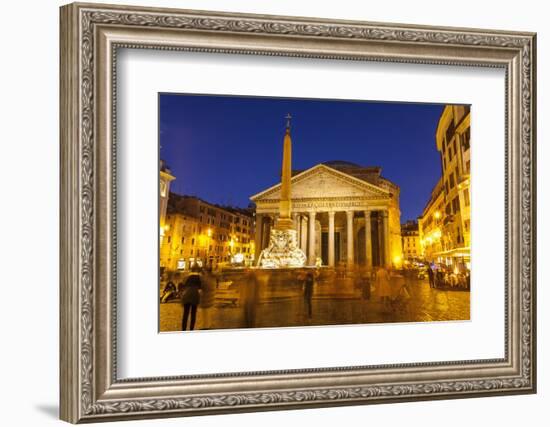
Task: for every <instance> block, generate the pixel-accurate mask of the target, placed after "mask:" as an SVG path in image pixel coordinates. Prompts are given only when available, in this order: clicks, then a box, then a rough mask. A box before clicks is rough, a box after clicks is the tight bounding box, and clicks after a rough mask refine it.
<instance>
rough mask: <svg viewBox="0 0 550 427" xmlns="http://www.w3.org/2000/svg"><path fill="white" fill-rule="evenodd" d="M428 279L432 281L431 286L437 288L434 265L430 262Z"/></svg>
mask: <svg viewBox="0 0 550 427" xmlns="http://www.w3.org/2000/svg"><path fill="white" fill-rule="evenodd" d="M428 280H429V281H430V288H435V277H434V271H433V270H432V267H431V265H429V264H428Z"/></svg>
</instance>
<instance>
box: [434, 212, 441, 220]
mask: <svg viewBox="0 0 550 427" xmlns="http://www.w3.org/2000/svg"><path fill="white" fill-rule="evenodd" d="M434 217H435V219H439V218H441V212H439V211H436V212H435V214H434Z"/></svg>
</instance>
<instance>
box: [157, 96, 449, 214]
mask: <svg viewBox="0 0 550 427" xmlns="http://www.w3.org/2000/svg"><path fill="white" fill-rule="evenodd" d="M159 107H160V110H159V114H160V116H159V121H160V146H161V150H160V158H161V159H163V160H165V161H166V163H167V165H168V167H169V168H170V169H171V171H172V173H173V175H174V176H175V177H176V180H175V181H173V182H172V187H171V190H172V191H174V192H176V193H179V194H190V195H195V196H198V197H200V198H202V199H204V200H206V201H208V202H210V203H218V204H224V205H232V206H241V207H246V206H248V204H249V203H250V200H249V197H250V196H252V195H253V194H256V193H258V192H260V191H262V190H265V189H266V188H268V187H270V186H272V185H273V184H276V183H277V182H279V176H280V169H281V161H282V147H283V136H284V129H285V116H286V114H287V113H290V114H291V115H292V168H293V169H306V168H309V167H311V166H314V165H316V164H318V163H322V162H326V161H329V160H344V161H350V162H353V163H356V164H359V165H361V166H381V167H382V176H383V177H384V178H387V179H389V180H391V181H393V182H394V183H396V184H397V185H399V186H400V187H401V221H402V222H405V221H406V220H408V219H415V218H416V217H418V216H419V215H420V214H421V213H422V209H423V208H424V206H425V204H426V202H427V201H428V199H429V196H430V192H431V190H432V188H433V186H434V185H435V183H436V182H437V180H438V179H439V177H440V176H441V162H440V157H439V154H438V151H437V149H436V147H435V130H436V126H437V122H438V120H439V116H440V115H441V112H442V111H443V108H444V105H441V104H412V103H383V102H364V101H359V102H357V101H327V100H309V99H308V100H304V99H289V98H260V97H236V96H235V97H234V96H231V97H225V96H197V95H181V94H160V95H159Z"/></svg>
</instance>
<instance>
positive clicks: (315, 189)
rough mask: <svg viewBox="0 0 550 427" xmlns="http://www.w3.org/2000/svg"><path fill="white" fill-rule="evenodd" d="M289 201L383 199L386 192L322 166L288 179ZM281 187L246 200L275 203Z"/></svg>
mask: <svg viewBox="0 0 550 427" xmlns="http://www.w3.org/2000/svg"><path fill="white" fill-rule="evenodd" d="M291 195H292V196H291V197H292V199H312V198H319V197H331V198H333V197H376V198H380V197H387V196H389V192H388V190H386V189H384V188H381V187H378V186H376V185H374V184H371V183H369V182H366V181H363V180H361V179H359V178H355V177H353V176H351V175H348V174H345V173H343V172H340V171H338V170H336V169H333V168H331V167H328V166H326V165H324V164H318V165H316V166H314V167H312V168H310V169H307V170H305V171H303V172H301V173H299V174H297V175H295V176H293V177H292V179H291ZM280 196H281V184H280V183H279V184H276V185H274V186H273V187H270V188H268V189H266V190H264V191H262V192H260V193H258V194H255V195H254V196H252V197H251V198H250V199H251V200H253V201H254V202H258V201H263V200H278V199H279V198H280Z"/></svg>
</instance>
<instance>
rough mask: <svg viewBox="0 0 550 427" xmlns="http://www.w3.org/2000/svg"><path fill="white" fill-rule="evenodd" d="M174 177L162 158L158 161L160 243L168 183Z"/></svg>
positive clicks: (168, 191)
mask: <svg viewBox="0 0 550 427" xmlns="http://www.w3.org/2000/svg"><path fill="white" fill-rule="evenodd" d="M174 179H176V178H175V177H174V176H173V175H172V173H171V172H170V169H168V167H167V166H166V164H165V163H164V161H163V160H161V161H160V177H159V185H160V188H159V224H160V244H161V245H162V240H163V237H164V230H165V225H166V224H165V219H166V209H167V207H168V196H169V194H170V183H171V182H172V181H173V180H174Z"/></svg>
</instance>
